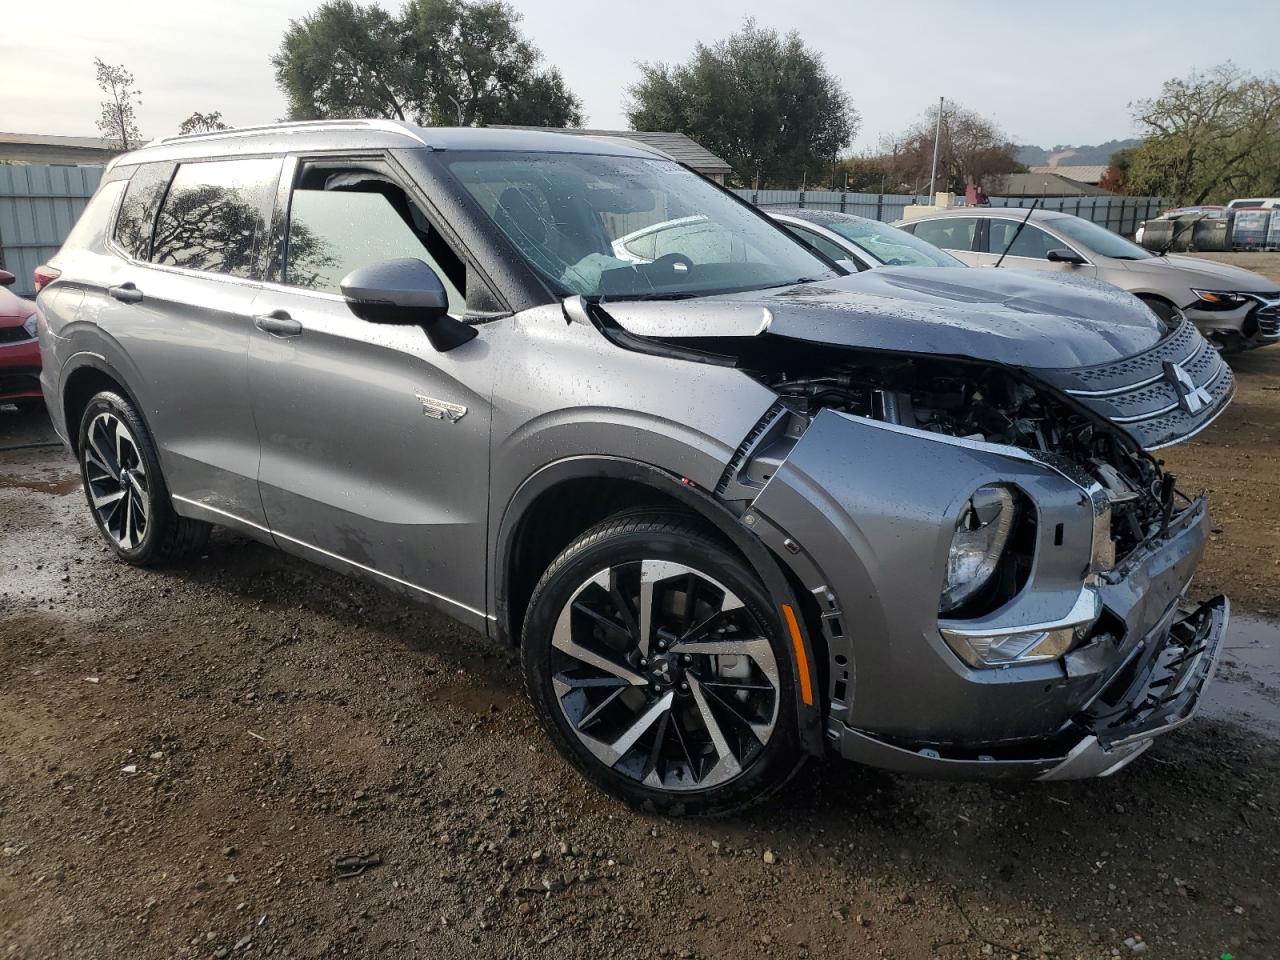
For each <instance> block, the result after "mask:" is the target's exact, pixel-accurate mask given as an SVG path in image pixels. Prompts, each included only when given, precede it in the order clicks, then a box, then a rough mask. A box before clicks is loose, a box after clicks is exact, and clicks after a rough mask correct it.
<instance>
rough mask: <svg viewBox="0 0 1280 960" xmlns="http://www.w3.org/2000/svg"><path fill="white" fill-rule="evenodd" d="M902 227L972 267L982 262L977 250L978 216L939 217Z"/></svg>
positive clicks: (906, 224)
mask: <svg viewBox="0 0 1280 960" xmlns="http://www.w3.org/2000/svg"><path fill="white" fill-rule="evenodd" d="M902 229H904V230H906V231H907V232H909V233H912V234H914V235H915V236H917V237H919V238H920V239H921V240H924V241H925V242H927V243H932V244H933V245H934V246H935V247H941V248H942V249H943V250H946V251H947V252H948V253H950V254H951V255H952V256H954V257H956V258H957V259H959V260H961V261H963V262H964V263H967V264H968V265H969V266H971V267H976V266H979V265H980V263H981V260H980V256H979V254H978V251H977V240H978V218H977V217H937V218H936V219H932V220H917V221H915V222H914V223H905V224H903V225H902Z"/></svg>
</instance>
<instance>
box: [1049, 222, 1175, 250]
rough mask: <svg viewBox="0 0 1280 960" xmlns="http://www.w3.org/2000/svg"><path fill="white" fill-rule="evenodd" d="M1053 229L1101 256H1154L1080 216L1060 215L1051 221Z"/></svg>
mask: <svg viewBox="0 0 1280 960" xmlns="http://www.w3.org/2000/svg"><path fill="white" fill-rule="evenodd" d="M1053 229H1055V230H1057V231H1058V232H1059V233H1062V234H1065V235H1066V236H1068V237H1070V238H1071V239H1072V240H1074V241H1076V243H1078V244H1079V245H1080V246H1082V247H1084V249H1085V251H1086V252H1092V253H1096V254H1098V255H1099V256H1101V257H1113V258H1114V259H1116V260H1150V259H1151V258H1152V257H1154V256H1155V254H1154V253H1152V252H1151V251H1150V250H1144V249H1143V248H1142V247H1140V246H1138V245H1137V244H1136V243H1130V242H1129V241H1128V240H1126V239H1125V238H1124V237H1122V236H1120V234H1118V233H1112V232H1111V231H1110V230H1108V229H1107V228H1106V227H1100V226H1098V224H1096V223H1094V222H1092V221H1090V220H1085V219H1082V218H1081V217H1062V218H1060V219H1058V220H1054V221H1053Z"/></svg>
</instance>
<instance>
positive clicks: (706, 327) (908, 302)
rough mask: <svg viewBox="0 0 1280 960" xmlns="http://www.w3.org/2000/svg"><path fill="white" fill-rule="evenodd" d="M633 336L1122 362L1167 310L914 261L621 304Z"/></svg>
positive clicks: (1000, 273)
mask: <svg viewBox="0 0 1280 960" xmlns="http://www.w3.org/2000/svg"><path fill="white" fill-rule="evenodd" d="M604 308H605V309H606V310H607V311H608V313H609V314H610V316H612V317H613V318H614V320H616V321H617V323H618V324H619V325H620V326H621V327H622V328H623V329H625V330H626V331H627V332H629V333H632V334H635V335H637V336H641V337H653V338H658V339H663V340H680V339H685V338H693V339H705V338H717V337H731V338H736V337H755V336H759V335H761V334H766V333H767V334H769V335H771V336H779V337H786V338H788V339H793V340H805V341H809V342H811V343H814V344H823V345H831V346H846V347H860V348H864V349H872V350H877V349H878V350H895V351H903V352H910V353H932V354H938V355H941V356H961V357H972V358H975V359H982V360H993V361H996V362H998V363H1004V364H1009V365H1013V366H1021V367H1037V368H1062V367H1080V366H1092V365H1094V364H1100V363H1110V362H1113V361H1116V360H1120V359H1123V358H1125V357H1129V356H1132V355H1133V354H1135V353H1139V352H1141V351H1144V350H1147V349H1149V348H1151V347H1152V346H1153V345H1155V343H1156V342H1157V341H1158V340H1159V339H1160V337H1161V332H1162V331H1161V326H1160V323H1159V321H1158V320H1157V319H1156V317H1155V316H1154V315H1153V314H1152V313H1151V311H1150V310H1149V309H1147V307H1146V306H1145V305H1144V304H1143V303H1142V302H1141V301H1140V300H1138V299H1137V298H1135V297H1133V296H1131V295H1130V294H1128V293H1125V292H1124V291H1123V290H1119V289H1117V288H1114V287H1109V286H1106V285H1104V284H1101V283H1097V282H1094V281H1082V280H1075V279H1071V278H1065V277H1064V278H1061V279H1059V278H1058V277H1056V276H1040V275H1037V274H1035V273H1028V272H1025V271H1013V270H992V269H972V270H959V269H941V268H938V267H911V268H894V269H885V270H868V271H866V272H864V273H859V274H853V275H851V276H847V277H838V278H834V279H831V280H821V281H816V282H812V283H804V284H796V285H793V286H788V287H777V288H773V289H769V290H754V291H750V292H748V293H735V294H725V295H721V296H712V297H699V298H697V299H694V300H677V301H651V302H646V301H610V302H608V303H606V304H605V305H604Z"/></svg>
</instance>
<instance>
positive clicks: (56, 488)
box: [0, 473, 80, 497]
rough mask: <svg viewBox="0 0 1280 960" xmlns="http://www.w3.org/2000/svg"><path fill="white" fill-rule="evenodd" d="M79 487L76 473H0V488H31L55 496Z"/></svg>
mask: <svg viewBox="0 0 1280 960" xmlns="http://www.w3.org/2000/svg"><path fill="white" fill-rule="evenodd" d="M79 489H80V475H79V474H77V473H68V474H55V475H53V476H51V477H24V476H13V475H8V474H0V490H31V491H33V492H35V493H48V494H52V495H53V496H55V497H62V496H66V495H67V494H69V493H75V492H76V491H77V490H79Z"/></svg>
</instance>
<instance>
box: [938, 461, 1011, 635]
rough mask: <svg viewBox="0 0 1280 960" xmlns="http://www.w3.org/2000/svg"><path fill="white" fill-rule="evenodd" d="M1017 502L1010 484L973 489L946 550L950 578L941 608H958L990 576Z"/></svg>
mask: <svg viewBox="0 0 1280 960" xmlns="http://www.w3.org/2000/svg"><path fill="white" fill-rule="evenodd" d="M1016 514H1017V505H1016V504H1015V503H1014V500H1013V494H1012V493H1011V492H1010V490H1009V488H1008V487H1002V486H999V485H991V486H986V487H979V488H978V489H977V490H975V491H974V493H973V496H971V497H970V498H969V502H968V503H967V504H965V508H964V509H963V510H962V511H961V512H960V519H959V520H957V521H956V532H955V535H954V536H953V537H952V538H951V550H950V551H949V552H948V553H947V579H946V582H945V584H944V585H943V588H942V601H941V603H940V605H939V609H940V610H941V611H942V612H943V613H947V612H948V611H951V610H955V609H956V608H957V607H959V606H960V605H961V604H963V603H964V602H965V601H966V600H968V599H969V598H970V597H972V596H973V595H974V594H976V593H977V592H978V591H979V590H981V589H982V588H983V587H984V586H986V584H987V581H988V580H990V579H991V575H992V574H993V573H995V572H996V567H997V566H998V565H999V563H1000V556H1001V555H1002V554H1003V553H1004V548H1005V547H1006V546H1008V544H1009V534H1010V533H1012V532H1013V522H1014V520H1015V519H1016Z"/></svg>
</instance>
